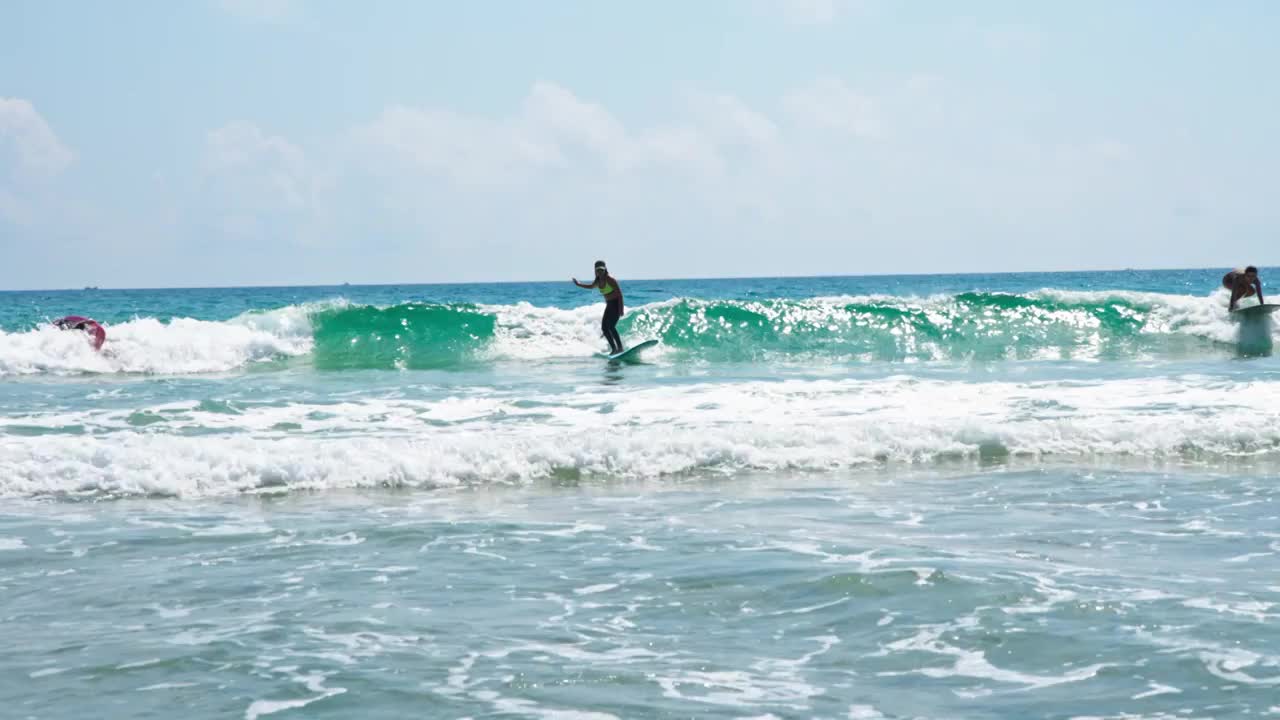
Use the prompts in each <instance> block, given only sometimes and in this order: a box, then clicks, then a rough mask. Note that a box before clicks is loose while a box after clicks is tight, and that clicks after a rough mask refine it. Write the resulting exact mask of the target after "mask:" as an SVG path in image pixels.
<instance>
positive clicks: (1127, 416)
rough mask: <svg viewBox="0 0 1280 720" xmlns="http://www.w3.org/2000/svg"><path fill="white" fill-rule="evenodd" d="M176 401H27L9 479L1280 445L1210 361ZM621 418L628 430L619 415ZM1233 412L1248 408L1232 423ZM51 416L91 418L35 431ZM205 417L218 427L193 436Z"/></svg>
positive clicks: (45, 487) (1137, 454)
mask: <svg viewBox="0 0 1280 720" xmlns="http://www.w3.org/2000/svg"><path fill="white" fill-rule="evenodd" d="M528 400H535V402H534V403H532V404H530V403H529V402H527V401H528ZM602 407H608V408H609V412H608V414H607V416H606V415H602V414H601V408H602ZM321 408H323V412H316V411H317V410H318V409H321ZM169 409H170V410H179V411H181V412H177V413H169V414H167V415H165V417H167V418H169V419H167V420H163V421H157V422H156V423H153V424H148V425H146V426H145V427H144V428H142V429H139V428H136V427H133V426H132V425H131V424H130V418H129V417H128V415H127V411H122V410H112V411H89V412H84V413H78V414H77V413H66V412H61V413H50V414H49V415H48V416H35V417H30V416H27V417H23V418H19V419H16V420H15V422H20V423H21V425H22V426H23V432H22V433H20V434H16V435H8V434H2V433H3V432H4V430H5V426H4V425H0V495H10V496H30V495H44V494H75V493H90V494H156V493H158V494H166V495H178V496H188V495H207V494H213V495H218V494H227V493H239V492H252V491H258V490H263V489H322V488H351V487H370V486H384V485H392V486H401V485H403V486H412V487H441V486H450V485H456V484H459V483H482V482H500V483H511V482H516V483H520V482H529V481H532V480H536V479H539V478H548V477H553V476H557V475H563V474H565V473H569V474H571V475H585V476H597V477H616V478H655V477H661V476H668V475H678V474H685V473H732V472H737V471H742V470H803V471H814V472H817V471H829V470H838V469H842V468H855V467H861V466H866V465H872V464H886V463H888V464H896V463H902V464H921V463H934V462H938V461H948V460H957V459H967V460H1004V459H1009V458H1014V459H1016V458H1031V459H1051V458H1059V459H1081V458H1091V459H1096V458H1128V459H1139V460H1147V461H1157V462H1175V463H1181V462H1204V461H1222V460H1233V459H1234V460H1241V461H1261V462H1274V461H1277V460H1280V383H1276V382H1251V383H1231V382H1227V383H1224V382H1222V381H1220V380H1216V379H1213V378H1196V377H1184V378H1178V379H1165V378H1150V379H1144V380H1123V381H1109V382H1095V383H1079V382H1071V383H1053V382H1045V383H1009V382H990V383H954V382H946V381H923V380H917V379H914V378H910V377H895V378H888V379H883V380H875V381H852V380H847V381H826V380H824V381H788V382H754V383H738V384H733V385H723V384H702V385H693V386H680V387H678V388H671V387H656V388H649V389H643V390H641V389H629V390H619V391H616V392H612V393H610V392H607V391H606V392H602V393H599V394H598V395H596V396H593V397H591V398H588V399H579V398H577V397H575V396H570V397H557V396H555V395H543V396H533V397H525V396H523V395H522V396H520V397H516V396H506V397H501V396H480V397H471V398H459V399H446V400H442V401H437V402H429V401H409V400H395V399H393V400H373V399H370V400H365V401H361V402H347V403H342V404H338V405H323V406H316V405H308V404H301V405H292V406H285V407H266V408H256V409H251V410H248V411H246V412H244V413H240V414H226V413H218V412H212V411H202V410H201V408H200V406H199V405H196V404H191V405H190V406H188V407H185V408H177V407H172V408H169ZM154 414H155V415H156V416H160V413H158V412H157V413H154ZM605 417H607V418H608V420H607V424H608V426H610V427H625V428H626V431H625V432H601V431H600V429H601V427H602V422H603V420H602V418H605ZM1231 417H1234V418H1239V417H1247V418H1248V419H1249V420H1248V422H1225V421H1224V418H1231ZM41 425H45V426H47V427H48V428H49V429H50V430H56V429H57V427H59V426H62V427H66V426H67V425H74V426H77V427H80V428H83V429H84V431H86V432H88V433H91V434H85V435H78V436H67V435H62V434H44V435H39V434H37V435H32V433H31V430H32V428H34V427H39V426H41ZM283 426H287V428H288V429H280V428H281V427H283ZM192 427H195V428H200V429H201V431H202V432H201V433H200V434H199V435H198V436H189V435H185V434H178V433H185V432H186V430H187V429H188V428H192Z"/></svg>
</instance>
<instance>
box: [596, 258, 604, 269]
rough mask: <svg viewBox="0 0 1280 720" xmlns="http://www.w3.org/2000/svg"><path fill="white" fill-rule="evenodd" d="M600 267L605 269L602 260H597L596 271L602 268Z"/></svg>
mask: <svg viewBox="0 0 1280 720" xmlns="http://www.w3.org/2000/svg"><path fill="white" fill-rule="evenodd" d="M602 267H605V264H604V261H603V260H597V261H596V269H597V270H598V269H600V268H602Z"/></svg>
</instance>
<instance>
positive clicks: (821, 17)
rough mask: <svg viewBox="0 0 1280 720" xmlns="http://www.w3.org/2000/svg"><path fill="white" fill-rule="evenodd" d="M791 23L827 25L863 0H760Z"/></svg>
mask: <svg viewBox="0 0 1280 720" xmlns="http://www.w3.org/2000/svg"><path fill="white" fill-rule="evenodd" d="M761 1H762V3H763V5H764V6H765V7H766V8H768V9H769V10H771V11H773V12H775V13H777V14H779V15H781V16H782V18H783V19H784V20H786V21H787V22H789V23H791V24H793V25H827V24H830V23H832V22H835V20H836V19H837V18H839V17H840V16H841V15H844V14H847V13H848V12H850V11H851V10H854V9H856V8H857V7H859V6H860V5H862V3H863V1H864V0H761Z"/></svg>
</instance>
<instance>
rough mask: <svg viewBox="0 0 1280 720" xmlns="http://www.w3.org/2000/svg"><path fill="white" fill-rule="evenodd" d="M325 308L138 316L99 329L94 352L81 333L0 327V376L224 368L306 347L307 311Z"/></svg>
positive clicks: (294, 353) (308, 345) (303, 350)
mask: <svg viewBox="0 0 1280 720" xmlns="http://www.w3.org/2000/svg"><path fill="white" fill-rule="evenodd" d="M331 306H333V303H329V304H326V305H296V306H290V307H286V308H281V309H279V310H273V311H269V312H251V313H245V314H244V315H241V316H239V317H237V318H234V319H232V320H228V321H226V322H214V321H206V320H193V319H191V318H174V319H172V320H170V321H169V322H160V321H159V320H156V319H154V318H138V319H134V320H130V321H128V322H124V323H119V324H113V325H109V326H106V328H107V342H106V344H104V345H103V347H102V350H101V351H96V350H94V349H93V347H92V346H90V345H89V343H88V342H86V340H85V336H84V335H83V334H82V333H77V332H66V331H62V330H58V329H57V328H54V327H52V326H44V327H41V328H38V329H35V330H29V331H26V332H15V333H6V332H3V331H0V377H3V376H6V375H33V374H42V373H48V374H77V373H152V374H175V375H176V374H187V373H212V372H225V371H228V370H234V369H237V368H241V367H244V366H245V365H248V364H249V363H253V362H260V361H265V360H271V359H274V358H277V357H282V356H297V355H304V354H306V353H308V352H310V350H311V346H312V338H311V322H310V320H309V319H308V318H309V316H310V314H311V313H312V312H314V311H316V310H318V309H320V308H322V307H331Z"/></svg>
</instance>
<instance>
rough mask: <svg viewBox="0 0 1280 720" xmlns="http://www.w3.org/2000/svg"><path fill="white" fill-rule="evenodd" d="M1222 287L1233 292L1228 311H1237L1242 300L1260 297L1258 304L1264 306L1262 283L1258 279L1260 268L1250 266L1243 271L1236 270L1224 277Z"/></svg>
mask: <svg viewBox="0 0 1280 720" xmlns="http://www.w3.org/2000/svg"><path fill="white" fill-rule="evenodd" d="M1222 287H1224V288H1226V289H1228V290H1230V291H1231V303H1230V304H1228V305H1227V310H1235V309H1236V303H1237V302H1239V300H1240V299H1241V298H1247V297H1253V296H1254V295H1255V294H1257V296H1258V304H1259V305H1261V304H1263V302H1264V301H1263V299H1262V281H1261V280H1259V279H1258V268H1256V267H1254V266H1252V265H1250V266H1249V267H1247V268H1245V269H1243V270H1241V269H1238V268H1237V269H1235V270H1232V271H1231V272H1229V273H1227V274H1226V275H1223V276H1222Z"/></svg>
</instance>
